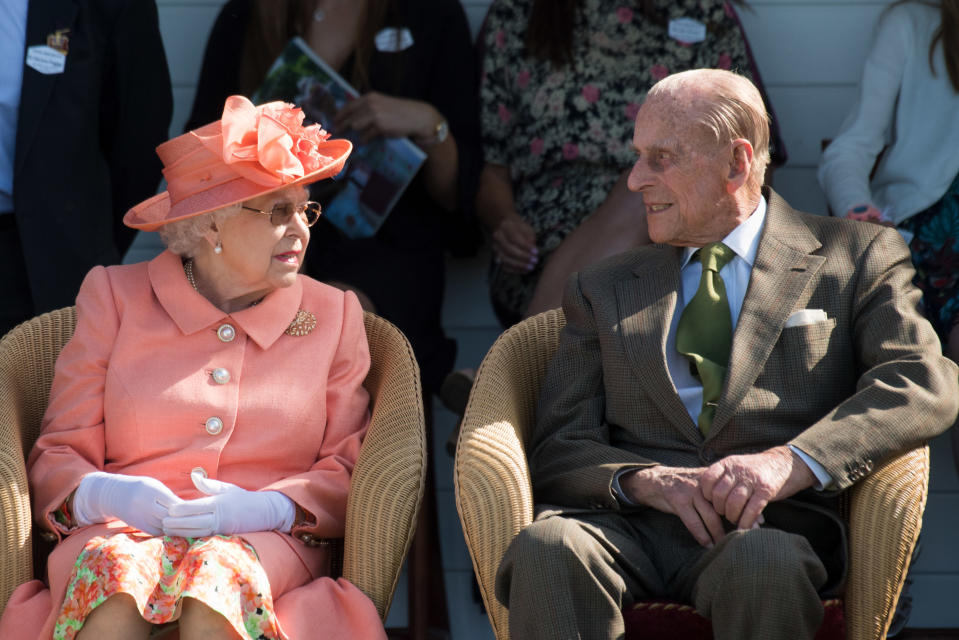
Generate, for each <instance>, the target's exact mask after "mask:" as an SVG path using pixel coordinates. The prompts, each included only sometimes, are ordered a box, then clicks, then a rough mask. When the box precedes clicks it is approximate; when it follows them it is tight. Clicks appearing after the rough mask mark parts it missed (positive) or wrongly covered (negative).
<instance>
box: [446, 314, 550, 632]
mask: <svg viewBox="0 0 959 640" xmlns="http://www.w3.org/2000/svg"><path fill="white" fill-rule="evenodd" d="M563 322H564V320H563V316H562V313H560V312H558V311H549V312H546V313H544V314H540V315H539V316H535V317H534V318H530V319H529V320H527V321H525V322H523V323H520V324H519V325H516V326H514V327H513V328H511V329H510V330H508V331H507V332H506V333H504V334H503V335H502V336H500V338H499V339H498V340H497V341H496V343H495V344H494V345H493V346H492V347H491V348H490V351H489V353H488V354H487V355H486V358H484V359H483V363H482V365H480V368H479V371H477V374H476V381H475V383H474V385H473V389H472V391H471V392H470V399H469V403H468V404H467V408H466V413H465V415H464V417H463V424H462V426H461V427H460V436H459V440H458V442H457V449H456V460H455V463H454V474H453V478H454V487H455V491H456V508H457V511H458V512H459V516H460V521H461V523H462V526H463V534H464V536H465V537H466V545H467V547H468V548H469V552H470V556H471V558H472V561H473V568H474V570H475V572H476V576H477V581H478V583H479V587H480V593H481V594H482V596H483V602H484V603H485V605H486V609H487V611H488V612H489V615H490V620H491V623H492V625H493V630H494V632H495V633H496V637H497V638H508V637H509V631H508V626H507V611H506V608H505V607H503V606H502V605H501V604H500V603H499V602H498V601H497V600H496V597H495V594H494V579H495V577H496V571H497V568H498V567H499V563H500V560H501V559H502V557H503V554H504V553H505V551H506V548H507V547H508V546H509V544H510V542H511V541H512V540H513V538H514V537H515V536H516V534H517V533H519V532H520V530H522V529H523V528H524V527H526V526H527V525H528V524H529V523H530V522H532V519H533V491H532V486H531V484H530V475H529V467H528V465H527V461H526V452H525V447H526V444H527V442H528V440H529V435H530V432H531V430H532V427H533V420H534V419H535V405H536V400H537V398H538V396H539V388H540V385H541V384H542V379H543V377H544V375H545V371H546V366H547V364H548V362H549V360H550V358H551V357H552V354H553V352H554V351H555V347H556V337H557V335H558V333H559V328H560V327H561V326H562V324H563Z"/></svg>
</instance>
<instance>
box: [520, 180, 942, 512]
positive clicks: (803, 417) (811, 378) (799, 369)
mask: <svg viewBox="0 0 959 640" xmlns="http://www.w3.org/2000/svg"><path fill="white" fill-rule="evenodd" d="M765 195H766V198H767V201H768V204H769V208H768V213H767V218H766V223H765V227H764V230H763V232H762V237H761V239H760V243H759V250H758V253H757V256H756V262H755V264H754V266H753V269H752V275H751V278H750V282H749V287H748V290H747V292H746V297H745V300H744V302H743V307H742V311H741V314H740V316H739V322H738V324H737V327H736V331H735V335H734V336H733V345H732V354H731V357H730V364H729V369H728V374H727V380H726V384H725V387H724V389H723V392H722V394H721V396H720V399H719V403H718V407H717V409H716V415H715V419H714V422H713V425H712V428H711V430H710V432H709V435H708V436H707V437H705V438H704V437H703V436H702V434H701V433H700V432H699V429H698V428H697V427H696V424H695V423H694V422H693V421H692V419H691V418H690V416H689V414H688V412H687V411H686V408H685V407H684V406H683V403H682V402H681V400H680V398H679V396H678V395H677V393H676V389H675V386H674V385H673V382H672V379H671V378H670V376H669V373H668V370H667V364H666V355H665V345H666V334H667V332H668V330H669V326H670V320H671V317H672V313H673V310H674V308H675V305H676V299H677V295H678V288H679V282H680V271H679V259H680V255H681V249H679V248H676V247H671V246H667V245H652V246H647V247H641V248H638V249H635V250H633V251H630V252H627V253H624V254H621V255H619V256H615V257H613V258H611V259H609V260H607V261H605V262H602V263H600V264H598V265H594V266H592V267H590V268H588V269H585V270H584V271H583V272H581V273H579V274H578V275H576V276H574V277H573V278H571V279H570V282H569V284H568V286H567V289H566V297H565V301H564V309H565V312H566V321H567V324H566V327H565V329H564V330H563V332H562V334H561V337H560V343H559V347H558V350H557V353H556V356H555V357H554V359H553V361H552V363H551V365H550V367H549V370H548V373H547V378H546V380H545V382H544V386H543V392H542V396H541V398H540V402H539V406H538V410H537V423H536V427H535V430H534V434H533V437H532V442H531V446H530V448H529V451H530V452H531V453H530V473H531V476H532V481H533V489H534V496H535V499H536V502H537V503H541V504H543V503H545V504H549V505H556V506H558V507H559V510H560V511H561V512H562V511H567V512H572V511H580V512H581V511H582V510H612V511H618V510H620V509H624V508H626V507H622V506H621V505H620V504H619V502H618V501H617V500H616V497H615V496H614V494H613V492H612V490H611V483H612V480H613V477H614V475H615V474H616V472H617V471H619V470H621V469H627V468H635V467H637V466H648V465H652V464H656V463H660V464H665V465H674V466H683V467H698V466H706V465H708V464H710V463H712V462H714V461H716V460H718V459H720V458H722V457H724V456H728V455H731V454H738V453H753V452H758V451H762V450H765V449H768V448H770V447H773V446H778V445H783V444H786V443H791V444H794V445H796V446H797V447H799V448H800V449H802V450H803V451H805V452H806V453H808V454H809V455H810V456H812V458H814V459H815V460H817V461H819V462H820V463H821V464H822V465H823V466H824V467H825V468H826V470H827V471H828V472H829V474H830V475H831V476H832V478H833V479H834V481H835V489H837V490H843V489H846V488H848V487H850V486H851V485H853V484H854V483H855V482H857V481H859V480H860V479H862V478H863V477H864V476H865V475H867V474H868V473H869V472H870V471H871V470H872V469H873V468H874V466H875V465H877V464H879V463H880V462H882V461H883V460H884V459H886V458H888V457H890V456H892V455H893V454H895V453H897V452H901V451H904V450H906V449H909V448H912V447H915V446H917V445H919V444H920V443H922V442H923V441H924V440H926V439H928V438H931V437H932V436H935V435H937V434H939V433H941V432H942V431H945V430H946V429H947V428H948V427H949V426H950V425H951V424H952V423H953V420H955V417H956V412H957V403H959V393H957V384H956V381H957V367H956V365H955V364H954V363H953V362H951V361H949V360H948V359H946V358H944V357H943V356H942V355H941V351H940V345H939V340H938V338H937V337H936V334H935V332H934V331H933V329H932V327H931V326H930V324H929V323H928V322H927V321H926V320H925V318H924V317H923V316H922V314H921V313H920V309H919V301H920V292H919V291H918V290H917V289H916V288H915V287H914V286H913V285H912V277H913V269H912V266H911V262H910V258H909V251H908V250H907V248H906V246H905V244H904V243H903V241H902V238H901V237H900V236H899V234H898V233H897V232H896V231H895V230H892V229H889V228H886V227H881V226H879V225H872V224H862V223H858V222H850V221H846V220H840V219H835V218H826V217H821V216H814V215H809V214H804V213H800V212H798V211H795V210H793V209H792V208H790V207H789V205H788V204H787V203H786V202H785V201H784V200H783V199H782V198H780V197H779V196H778V195H777V194H776V193H774V192H772V191H771V190H769V191H766V192H765ZM801 309H822V310H824V311H825V312H826V315H827V316H828V320H827V321H825V322H820V323H817V324H812V325H806V326H794V327H789V328H785V324H786V320H787V318H788V317H789V316H790V314H791V313H793V312H795V311H797V310H801ZM825 504H826V506H827V508H828V507H830V506H831V505H830V504H829V502H828V501H826V503H825ZM677 526H678V527H679V528H680V529H681V524H679V523H678V519H677Z"/></svg>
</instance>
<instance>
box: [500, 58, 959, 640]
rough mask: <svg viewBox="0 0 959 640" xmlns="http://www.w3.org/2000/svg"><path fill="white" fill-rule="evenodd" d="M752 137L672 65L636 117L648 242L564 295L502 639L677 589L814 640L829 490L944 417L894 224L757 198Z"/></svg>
mask: <svg viewBox="0 0 959 640" xmlns="http://www.w3.org/2000/svg"><path fill="white" fill-rule="evenodd" d="M768 140H769V130H768V120H767V117H766V113H765V109H764V108H763V103H762V99H761V97H760V95H759V92H758V91H757V90H756V88H755V87H754V86H753V85H752V84H751V83H750V82H749V81H748V80H746V79H745V78H742V77H740V76H737V75H735V74H733V73H730V72H726V71H719V70H712V69H707V70H695V71H688V72H684V73H680V74H676V75H673V76H670V77H667V78H665V79H664V80H662V81H661V82H659V83H657V84H656V85H655V86H654V87H653V88H652V89H651V90H650V92H649V94H648V97H647V99H646V102H645V103H644V104H643V106H642V108H641V109H640V111H639V113H638V115H637V116H636V127H635V133H634V136H633V146H634V147H635V150H636V154H637V160H636V165H635V166H634V168H633V170H632V173H631V175H630V177H629V188H630V189H632V190H633V191H638V192H640V193H642V194H643V199H644V203H645V207H646V218H647V221H648V225H649V235H650V237H651V238H652V240H653V241H654V242H655V243H657V244H654V245H651V246H647V247H641V248H638V249H635V250H633V251H630V252H627V253H624V254H621V255H619V256H616V257H613V258H611V259H609V260H606V261H605V262H602V263H600V264H597V265H594V266H593V267H590V268H588V269H586V270H584V271H583V272H581V273H579V274H576V275H574V276H573V277H572V278H571V279H570V281H569V283H568V285H567V289H566V295H565V301H564V309H565V311H566V318H567V325H566V328H565V329H564V331H563V334H562V337H561V340H560V345H559V348H558V351H557V353H556V356H555V358H554V360H553V362H552V364H551V365H550V368H549V373H548V376H547V379H546V382H545V384H544V390H543V395H542V397H541V399H540V404H539V408H538V411H537V424H536V428H535V431H534V434H533V439H532V442H531V444H530V447H529V449H528V452H529V462H530V470H531V474H532V480H533V487H534V492H535V496H536V500H537V503H538V505H539V509H538V511H539V513H538V517H537V519H536V521H535V522H533V524H531V525H530V526H529V527H527V528H526V529H525V530H523V531H522V532H521V533H520V534H519V535H518V536H517V537H516V539H515V540H514V542H513V543H512V545H511V546H510V548H509V549H508V551H507V553H506V556H505V557H504V559H503V562H502V564H501V566H500V570H499V574H498V576H497V585H496V587H497V589H496V593H497V597H498V598H499V599H500V601H502V602H503V603H504V604H505V605H506V606H508V607H509V610H510V630H511V635H512V637H514V638H523V639H524V640H527V639H530V638H549V639H551V640H555V639H557V638H586V639H600V638H622V637H623V633H624V631H623V620H622V616H621V614H620V611H621V610H622V608H623V607H626V606H628V605H630V604H631V603H632V602H633V601H635V600H640V599H644V598H653V597H670V598H676V599H681V600H684V601H688V602H692V603H693V604H694V605H695V606H696V609H697V610H698V611H699V612H700V613H702V614H703V615H705V616H707V617H709V618H711V619H712V622H713V629H714V632H715V637H716V638H717V639H736V640H742V639H744V638H756V639H763V640H769V639H779V638H783V639H786V638H788V639H790V640H792V639H801V638H813V637H814V635H815V632H816V629H817V628H818V626H819V624H820V622H821V620H822V615H823V612H822V606H821V601H820V597H821V596H822V595H824V594H826V593H833V592H835V591H836V590H838V588H839V587H840V586H841V584H842V580H843V576H844V571H845V555H844V554H845V537H844V529H843V525H842V522H841V521H840V520H839V518H838V516H837V514H836V494H838V492H841V491H843V490H845V489H848V488H849V487H850V486H851V485H853V484H854V483H855V482H857V481H859V480H861V479H862V478H863V477H864V476H865V475H867V474H868V473H869V472H870V471H871V470H872V469H873V467H874V466H875V465H877V464H879V463H880V462H882V461H883V460H885V459H886V458H889V457H890V456H892V455H894V454H896V453H897V452H901V451H904V450H907V449H909V448H912V447H915V446H916V445H919V444H920V443H922V442H923V441H924V440H926V439H927V438H930V437H932V436H934V435H936V434H938V433H940V432H942V431H944V430H945V429H946V428H948V427H949V425H951V424H952V422H953V420H954V419H955V417H956V412H957V402H959V400H957V396H959V393H957V369H956V366H955V365H954V364H953V363H951V362H950V361H948V360H946V359H945V358H943V357H942V355H941V353H940V347H939V342H938V340H937V338H936V334H935V333H934V332H933V330H932V327H931V326H930V325H929V324H928V323H927V322H926V320H925V319H924V318H923V317H922V315H921V314H920V310H919V308H918V305H919V299H920V294H919V291H918V290H916V289H915V288H914V287H913V286H912V284H911V280H912V276H913V270H912V268H911V266H910V262H909V252H908V251H907V249H906V246H905V244H904V243H903V242H902V240H901V238H900V237H899V235H898V234H897V233H896V231H894V230H892V229H889V228H886V227H882V226H879V225H872V224H865V223H853V222H847V221H845V220H835V219H830V218H825V217H819V216H812V215H808V214H804V213H799V212H798V211H795V210H793V209H792V208H790V207H789V205H788V204H787V203H786V202H785V201H783V199H782V198H780V197H779V196H778V195H777V194H776V193H775V192H773V191H772V190H771V189H764V188H762V187H761V184H762V176H763V172H764V169H765V165H766V163H767V161H768V152H767V148H768ZM544 609H545V610H544Z"/></svg>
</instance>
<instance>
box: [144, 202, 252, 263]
mask: <svg viewBox="0 0 959 640" xmlns="http://www.w3.org/2000/svg"><path fill="white" fill-rule="evenodd" d="M239 212H240V205H238V204H231V205H229V206H227V207H223V208H222V209H217V210H215V211H208V212H207V213H201V214H200V215H198V216H192V217H190V218H185V219H183V220H177V221H176V222H168V223H167V224H165V225H163V226H162V227H160V228H159V229H157V233H158V234H159V235H160V240H162V241H163V244H164V245H166V248H167V249H169V250H170V251H171V252H173V253H175V254H176V255H178V256H180V257H182V258H193V257H195V256H196V254H197V251H198V249H199V248H200V244H201V243H202V242H204V238H203V236H204V234H205V233H206V232H207V231H208V230H209V229H210V226H211V225H212V224H213V223H214V222H222V221H224V220H227V219H229V218H232V217H233V216H235V215H236V214H237V213H239Z"/></svg>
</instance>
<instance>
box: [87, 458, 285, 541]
mask: <svg viewBox="0 0 959 640" xmlns="http://www.w3.org/2000/svg"><path fill="white" fill-rule="evenodd" d="M190 478H191V480H192V481H193V484H194V486H196V488H197V489H199V490H200V491H201V492H203V493H204V494H206V496H207V497H204V498H197V499H194V500H183V499H182V498H179V497H177V496H176V494H174V493H173V492H172V491H170V489H168V488H167V487H166V486H165V485H164V484H163V483H162V482H160V481H159V480H156V479H155V478H150V477H145V476H129V475H122V474H116V473H105V472H102V471H98V472H95V473H91V474H89V475H87V476H84V478H83V480H81V482H80V486H79V487H78V488H77V491H76V494H75V495H74V498H73V515H74V518H75V519H76V521H77V524H79V525H80V526H86V525H90V524H94V523H99V522H107V521H108V520H112V519H114V518H115V519H119V520H122V521H123V522H125V523H127V524H128V525H130V526H131V527H135V528H137V529H139V530H141V531H143V532H144V533H148V534H150V535H154V536H158V535H168V536H181V537H184V538H202V537H205V536H212V535H234V534H240V533H251V532H254V531H272V530H279V531H284V532H285V531H289V530H290V528H291V527H292V525H293V519H294V517H295V514H296V508H295V507H294V504H293V501H292V500H290V498H288V497H286V496H285V495H283V494H282V493H280V492H278V491H247V490H246V489H243V488H241V487H238V486H236V485H235V484H231V483H229V482H222V481H220V480H213V479H210V478H207V477H205V476H204V475H203V474H202V473H200V472H198V471H194V472H193V473H191V474H190Z"/></svg>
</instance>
